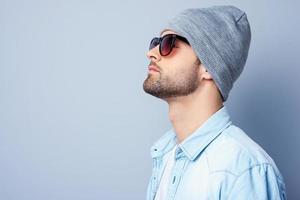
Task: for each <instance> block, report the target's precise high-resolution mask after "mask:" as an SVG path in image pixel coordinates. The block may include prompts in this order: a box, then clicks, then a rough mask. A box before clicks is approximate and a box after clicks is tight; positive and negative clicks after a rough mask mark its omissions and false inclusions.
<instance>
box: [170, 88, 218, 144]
mask: <svg viewBox="0 0 300 200" xmlns="http://www.w3.org/2000/svg"><path fill="white" fill-rule="evenodd" d="M209 87H214V86H210V85H207V86H205V88H202V89H200V88H198V89H197V90H196V91H195V92H194V93H192V94H190V95H187V96H181V97H174V98H168V99H167V102H168V104H169V118H170V121H171V123H172V125H173V127H174V130H175V132H176V136H177V143H181V142H182V141H183V140H185V139H186V138H187V137H188V136H190V135H191V134H192V133H193V132H194V131H195V130H196V129H197V128H199V127H200V126H201V125H202V124H203V123H204V122H205V121H206V120H207V119H208V118H209V117H210V116H211V115H213V114H214V113H215V112H217V111H218V110H219V109H220V108H222V107H223V102H222V99H221V97H220V95H219V93H218V92H217V91H216V90H212V88H209Z"/></svg>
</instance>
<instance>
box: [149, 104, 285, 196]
mask: <svg viewBox="0 0 300 200" xmlns="http://www.w3.org/2000/svg"><path fill="white" fill-rule="evenodd" d="M175 145H176V134H175V132H174V129H173V128H172V129H170V130H169V131H167V132H166V133H165V134H164V135H163V136H162V137H161V138H160V139H159V140H158V141H157V142H156V143H154V144H153V146H152V147H151V156H152V159H153V170H152V175H151V178H150V181H149V183H148V189H147V200H153V199H154V197H155V195H156V192H157V189H158V186H159V182H160V180H161V177H162V174H163V170H164V167H165V165H166V159H167V158H166V157H167V156H166V154H167V152H169V151H170V150H172V148H173V147H174V146H175ZM174 159H175V163H174V166H173V169H172V172H171V176H170V177H171V178H170V180H169V185H168V191H167V197H166V200H196V199H197V200H202V199H209V200H215V199H224V200H225V199H226V200H229V199H234V200H239V199H242V200H244V199H247V200H260V199H271V200H275V199H286V192H285V184H284V180H283V177H282V175H281V174H280V172H279V170H278V168H277V167H276V165H275V163H274V161H273V160H272V158H271V157H270V156H269V155H268V154H267V153H266V152H265V151H264V150H263V149H262V148H261V147H260V146H259V145H258V144H257V143H255V142H254V141H253V140H252V139H251V138H250V137H248V136H247V134H246V133H245V132H244V131H243V130H241V129H240V128H238V127H237V126H235V125H233V124H232V122H231V120H230V116H229V114H228V112H227V108H226V106H225V105H224V106H223V107H222V108H221V109H219V110H218V111H217V112H215V113H214V114H213V115H211V116H210V117H209V118H208V119H207V120H206V121H205V122H204V123H203V124H202V125H201V126H200V127H199V128H197V130H195V131H194V132H193V134H191V135H190V136H189V137H188V138H186V139H185V140H184V141H183V142H181V143H180V144H178V147H177V149H176V151H175V158H174Z"/></svg>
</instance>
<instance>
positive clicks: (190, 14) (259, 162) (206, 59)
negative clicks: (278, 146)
mask: <svg viewBox="0 0 300 200" xmlns="http://www.w3.org/2000/svg"><path fill="white" fill-rule="evenodd" d="M250 40H251V31H250V25H249V23H248V20H247V16H246V14H245V12H243V11H242V10H240V9H238V8H236V7H234V6H212V7H208V8H198V9H186V10H184V11H182V12H181V13H179V14H178V15H177V16H175V17H174V18H172V19H171V20H170V22H169V23H168V24H167V26H166V27H165V28H164V29H163V30H162V32H161V37H160V38H154V39H153V40H152V41H151V43H150V47H149V51H148V53H147V57H148V58H149V59H150V65H149V72H148V77H147V79H146V80H145V81H144V84H143V89H144V91H145V92H146V93H148V94H150V95H153V96H155V97H158V98H160V99H163V100H165V101H166V102H167V103H168V105H169V118H170V120H171V122H172V125H173V128H172V129H170V130H169V131H167V132H166V133H165V134H164V135H163V136H162V137H161V138H160V139H159V140H158V141H157V142H156V143H155V144H154V145H153V146H152V147H151V156H152V158H153V172H152V176H151V179H150V181H149V185H148V190H147V199H148V200H153V199H155V200H173V199H175V200H196V199H197V200H200V199H226V200H227V199H255V200H258V199H286V192H285V184H284V181H283V178H282V176H281V174H280V172H279V170H278V169H277V167H276V165H275V163H274V161H273V160H272V158H271V157H270V156H269V155H268V154H267V153H266V152H265V151H264V150H263V149H262V148H261V147H260V146H259V145H258V144H257V143H255V142H254V141H253V140H252V139H250V138H249V137H248V136H247V135H246V133H245V132H244V131H243V130H242V129H240V128H238V127H237V126H235V125H234V124H233V123H232V121H231V120H230V116H229V114H228V111H227V107H226V106H225V105H224V104H223V103H224V102H225V101H226V100H227V98H228V94H229V92H230V90H231V88H232V87H233V83H234V82H235V80H236V79H237V78H238V77H239V75H240V74H241V72H242V70H243V67H244V65H245V62H246V59H247V56H248V50H249V45H250Z"/></svg>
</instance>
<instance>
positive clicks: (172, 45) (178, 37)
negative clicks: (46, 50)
mask: <svg viewBox="0 0 300 200" xmlns="http://www.w3.org/2000/svg"><path fill="white" fill-rule="evenodd" d="M166 37H171V38H172V41H171V46H170V51H169V52H168V53H167V54H163V53H162V45H161V44H162V41H163V40H164V39H165V38H166ZM176 39H178V40H181V41H183V42H185V43H187V44H188V45H190V43H189V41H188V40H187V39H186V38H185V37H182V36H180V35H177V34H173V33H170V34H166V35H164V36H162V37H154V38H153V39H152V40H151V42H150V46H149V50H151V49H153V48H155V47H156V46H157V45H159V53H160V55H161V56H167V55H169V54H170V53H171V52H172V50H173V48H174V45H175V41H176ZM154 40H156V42H158V44H157V45H155V46H153V47H152V43H153V42H154ZM157 40H158V41H157ZM151 47H152V48H151Z"/></svg>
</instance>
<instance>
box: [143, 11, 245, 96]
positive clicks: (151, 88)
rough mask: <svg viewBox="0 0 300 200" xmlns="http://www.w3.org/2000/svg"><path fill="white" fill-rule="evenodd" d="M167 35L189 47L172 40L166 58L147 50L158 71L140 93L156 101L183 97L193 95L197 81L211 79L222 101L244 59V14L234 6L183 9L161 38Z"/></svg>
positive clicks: (157, 52)
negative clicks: (142, 92)
mask: <svg viewBox="0 0 300 200" xmlns="http://www.w3.org/2000/svg"><path fill="white" fill-rule="evenodd" d="M169 33H176V34H178V35H180V36H182V37H184V38H186V39H187V41H188V43H189V45H188V44H187V43H185V42H183V41H181V40H176V44H175V47H174V48H173V50H172V52H171V53H170V55H167V56H162V55H160V54H159V46H157V47H155V48H152V49H150V50H149V52H148V53H147V57H148V58H149V59H150V61H151V62H150V64H153V65H157V67H158V68H159V69H160V70H161V71H160V72H158V73H154V72H150V73H149V74H148V77H147V79H146V80H145V82H144V90H145V91H146V92H147V93H149V94H152V95H154V96H156V97H160V98H164V97H171V96H173V97H175V96H183V95H188V94H190V93H192V92H193V91H195V90H196V89H197V87H198V85H200V83H201V80H209V79H212V80H213V82H214V83H215V85H216V86H217V88H218V90H219V93H220V94H221V97H222V100H223V101H226V100H227V98H228V94H229V92H230V90H231V88H232V87H233V83H234V82H235V80H236V79H237V78H238V77H239V75H240V74H241V72H242V70H243V67H244V65H245V62H246V59H247V56H248V49H249V45H250V39H251V32H250V26H249V23H248V20H247V17H246V14H245V13H244V12H243V11H241V10H240V9H238V8H236V7H234V6H212V7H208V8H198V9H186V10H184V11H183V12H181V13H179V14H178V15H177V16H175V17H174V18H173V19H172V20H171V21H169V22H168V24H167V25H166V26H165V27H164V29H163V32H161V35H165V34H169ZM197 60H198V61H197ZM196 61H197V62H196ZM199 61H200V62H199ZM205 70H207V71H205Z"/></svg>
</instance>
